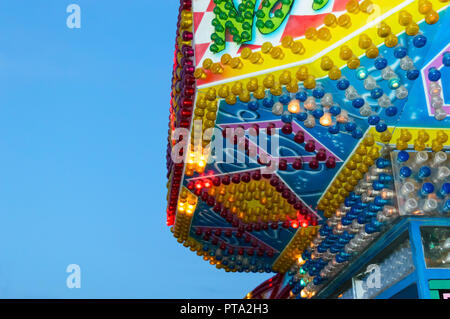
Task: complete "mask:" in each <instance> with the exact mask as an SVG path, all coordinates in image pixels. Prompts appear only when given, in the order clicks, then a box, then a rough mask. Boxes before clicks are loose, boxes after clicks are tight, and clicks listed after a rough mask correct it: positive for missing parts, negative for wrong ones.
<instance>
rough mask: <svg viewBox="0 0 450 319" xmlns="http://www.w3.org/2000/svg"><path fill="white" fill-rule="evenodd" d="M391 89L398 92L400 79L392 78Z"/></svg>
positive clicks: (390, 81)
mask: <svg viewBox="0 0 450 319" xmlns="http://www.w3.org/2000/svg"><path fill="white" fill-rule="evenodd" d="M389 87H390V88H391V89H392V90H396V89H398V88H399V87H400V80H399V79H398V78H392V79H390V80H389Z"/></svg>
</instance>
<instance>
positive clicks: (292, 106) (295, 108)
mask: <svg viewBox="0 0 450 319" xmlns="http://www.w3.org/2000/svg"><path fill="white" fill-rule="evenodd" d="M288 111H289V112H291V113H298V112H300V101H299V100H296V99H294V100H291V102H289V105H288Z"/></svg>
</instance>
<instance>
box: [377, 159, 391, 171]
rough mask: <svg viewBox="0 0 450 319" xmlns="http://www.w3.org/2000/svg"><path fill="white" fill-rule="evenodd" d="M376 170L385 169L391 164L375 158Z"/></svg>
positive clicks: (385, 160)
mask: <svg viewBox="0 0 450 319" xmlns="http://www.w3.org/2000/svg"><path fill="white" fill-rule="evenodd" d="M375 163H376V164H377V168H385V167H387V166H389V165H390V164H391V161H389V160H387V159H385V158H382V157H380V158H377V160H376V162H375Z"/></svg>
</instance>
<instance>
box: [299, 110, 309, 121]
mask: <svg viewBox="0 0 450 319" xmlns="http://www.w3.org/2000/svg"><path fill="white" fill-rule="evenodd" d="M307 118H308V113H306V112H300V113H298V114H297V120H299V121H302V122H303V121H305V120H306V119H307Z"/></svg>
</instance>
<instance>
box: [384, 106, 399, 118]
mask: <svg viewBox="0 0 450 319" xmlns="http://www.w3.org/2000/svg"><path fill="white" fill-rule="evenodd" d="M384 112H385V113H386V115H387V116H395V115H397V112H398V109H397V108H396V107H395V106H389V107H388V108H387V109H386V111H384Z"/></svg>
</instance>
